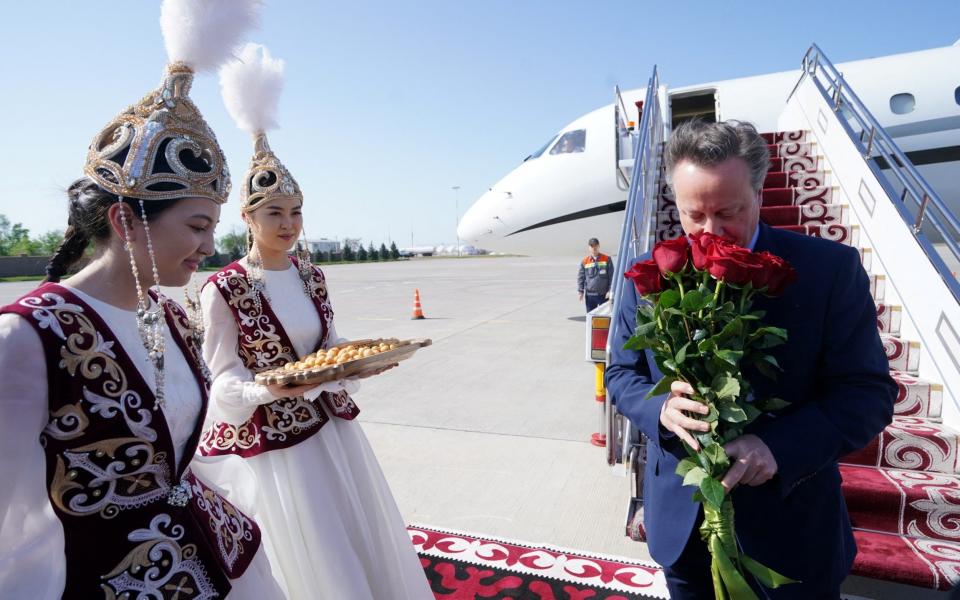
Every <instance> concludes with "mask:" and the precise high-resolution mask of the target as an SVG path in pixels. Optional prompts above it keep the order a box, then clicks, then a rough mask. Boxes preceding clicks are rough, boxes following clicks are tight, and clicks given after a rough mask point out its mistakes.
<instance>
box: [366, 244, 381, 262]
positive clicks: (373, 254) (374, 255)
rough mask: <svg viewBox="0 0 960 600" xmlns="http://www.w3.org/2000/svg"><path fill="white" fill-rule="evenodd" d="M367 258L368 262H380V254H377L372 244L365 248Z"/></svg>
mask: <svg viewBox="0 0 960 600" xmlns="http://www.w3.org/2000/svg"><path fill="white" fill-rule="evenodd" d="M367 256H369V257H370V260H374V261H376V260H380V253H378V252H377V249H376V248H374V246H373V242H370V247H369V248H367Z"/></svg>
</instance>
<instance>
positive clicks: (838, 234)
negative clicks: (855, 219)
mask: <svg viewBox="0 0 960 600" xmlns="http://www.w3.org/2000/svg"><path fill="white" fill-rule="evenodd" d="M777 229H785V230H787V231H793V232H795V233H802V234H805V235H809V236H813V237H818V238H822V239H825V240H831V241H834V242H839V243H841V244H844V245H846V246H856V245H857V243H858V242H859V241H860V226H859V225H783V226H778V227H777Z"/></svg>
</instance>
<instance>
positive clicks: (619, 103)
mask: <svg viewBox="0 0 960 600" xmlns="http://www.w3.org/2000/svg"><path fill="white" fill-rule="evenodd" d="M613 97H614V102H613V151H614V167H615V168H616V173H617V187H618V188H619V189H621V190H624V191H626V190H628V189H630V179H629V178H628V177H627V174H626V172H624V170H623V168H622V167H621V166H620V160H621V159H622V150H623V149H622V148H621V144H622V143H623V138H624V136H627V137H635V134H633V132H631V131H630V129H629V127H628V122H629V119H628V118H627V107H626V105H625V104H624V103H623V95H622V94H621V92H620V86H619V85H615V86H613Z"/></svg>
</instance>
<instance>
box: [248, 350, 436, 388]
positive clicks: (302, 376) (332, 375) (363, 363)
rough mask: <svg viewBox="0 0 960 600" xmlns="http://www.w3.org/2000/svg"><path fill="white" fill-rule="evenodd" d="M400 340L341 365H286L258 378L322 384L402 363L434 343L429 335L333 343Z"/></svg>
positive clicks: (271, 381)
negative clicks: (297, 367) (298, 367)
mask: <svg viewBox="0 0 960 600" xmlns="http://www.w3.org/2000/svg"><path fill="white" fill-rule="evenodd" d="M375 343H376V344H380V343H386V344H396V346H397V347H396V348H394V349H393V350H387V351H385V352H381V353H380V354H375V355H373V356H367V357H365V358H355V359H353V360H350V361H347V362H345V363H341V364H339V365H327V366H322V367H311V368H309V369H301V370H296V371H286V370H284V369H283V368H279V369H270V370H269V371H263V372H262V373H257V375H256V377H255V378H254V381H256V382H257V383H259V384H261V385H274V384H279V385H309V384H315V385H319V384H321V383H326V382H328V381H336V380H337V379H344V378H346V377H353V376H354V375H360V374H363V373H365V372H368V371H375V370H377V369H380V368H383V367H386V366H387V365H392V364H395V363H398V362H400V361H402V360H406V359H408V358H410V357H411V356H413V353H414V352H416V351H417V350H419V349H420V348H424V347H426V346H429V345H431V344H432V343H433V340H430V339H428V338H423V339H413V340H398V339H396V338H378V339H368V340H353V341H350V342H344V343H342V344H337V345H336V346H332V348H344V347H346V346H358V345H364V346H368V345H370V344H375Z"/></svg>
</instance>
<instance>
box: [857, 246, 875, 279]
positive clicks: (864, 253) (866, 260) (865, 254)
mask: <svg viewBox="0 0 960 600" xmlns="http://www.w3.org/2000/svg"><path fill="white" fill-rule="evenodd" d="M857 250H859V251H860V263H861V264H863V270H864V271H866V272H867V273H869V272H870V268H871V267H873V250H871V249H870V248H864V247H863V246H860V247H859V248H857Z"/></svg>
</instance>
